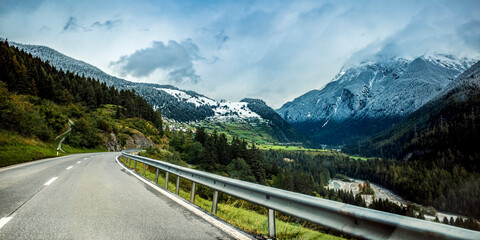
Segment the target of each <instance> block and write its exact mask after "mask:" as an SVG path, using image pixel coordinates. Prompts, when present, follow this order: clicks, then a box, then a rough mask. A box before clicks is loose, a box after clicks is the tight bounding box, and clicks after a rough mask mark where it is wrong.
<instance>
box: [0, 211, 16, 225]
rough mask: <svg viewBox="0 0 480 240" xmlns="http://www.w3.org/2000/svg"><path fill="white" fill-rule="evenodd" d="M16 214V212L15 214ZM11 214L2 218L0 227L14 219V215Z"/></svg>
mask: <svg viewBox="0 0 480 240" xmlns="http://www.w3.org/2000/svg"><path fill="white" fill-rule="evenodd" d="M14 215H15V214H14ZM14 215H12V216H10V217H4V218H2V219H0V228H2V227H3V226H5V224H7V223H8V221H10V220H12V218H13V216H14Z"/></svg>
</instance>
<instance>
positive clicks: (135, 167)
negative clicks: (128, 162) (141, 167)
mask: <svg viewBox="0 0 480 240" xmlns="http://www.w3.org/2000/svg"><path fill="white" fill-rule="evenodd" d="M133 169H137V160H135V166H133Z"/></svg>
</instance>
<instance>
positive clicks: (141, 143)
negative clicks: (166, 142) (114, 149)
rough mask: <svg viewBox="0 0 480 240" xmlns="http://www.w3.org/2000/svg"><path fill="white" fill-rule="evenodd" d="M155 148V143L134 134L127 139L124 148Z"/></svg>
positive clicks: (140, 134)
mask: <svg viewBox="0 0 480 240" xmlns="http://www.w3.org/2000/svg"><path fill="white" fill-rule="evenodd" d="M150 147H151V148H156V146H155V143H153V142H152V140H150V139H148V138H146V137H145V135H143V134H142V133H140V132H138V133H134V134H132V135H130V136H129V137H128V138H127V141H126V143H125V148H126V149H129V148H150Z"/></svg>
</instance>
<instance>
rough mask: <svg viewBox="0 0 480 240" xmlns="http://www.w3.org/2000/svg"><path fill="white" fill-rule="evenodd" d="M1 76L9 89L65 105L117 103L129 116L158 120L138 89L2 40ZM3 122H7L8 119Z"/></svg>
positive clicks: (92, 107) (0, 51)
mask: <svg viewBox="0 0 480 240" xmlns="http://www.w3.org/2000/svg"><path fill="white" fill-rule="evenodd" d="M0 80H1V81H2V82H4V83H6V85H7V88H8V90H9V91H10V92H14V93H17V94H25V95H32V96H37V97H39V98H41V99H47V100H51V101H53V102H55V103H58V104H62V105H68V104H71V103H80V104H82V105H85V106H88V107H89V108H90V109H95V108H97V107H99V106H101V105H104V104H115V105H120V106H123V108H122V109H123V112H122V113H124V114H126V115H127V116H129V117H134V116H135V117H140V118H143V119H146V120H149V121H152V122H156V121H159V119H158V114H156V113H155V111H154V110H153V108H152V106H150V105H149V104H148V103H147V102H146V101H145V100H144V99H143V98H142V97H140V96H138V95H136V94H135V91H128V90H127V91H125V90H121V91H117V90H116V89H115V88H113V87H108V86H107V85H106V84H105V83H101V82H99V81H97V80H95V79H91V78H85V77H83V76H78V75H75V74H73V73H70V72H66V73H64V72H63V71H59V70H57V69H56V68H54V67H52V66H51V65H50V64H49V63H48V62H43V61H42V60H40V58H33V57H32V55H31V54H28V53H25V52H23V51H19V50H18V49H17V48H13V47H9V45H8V42H0ZM2 120H3V119H2ZM5 120H6V119H5ZM2 122H3V123H5V122H7V124H8V121H2ZM11 127H14V126H11Z"/></svg>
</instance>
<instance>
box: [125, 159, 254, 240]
mask: <svg viewBox="0 0 480 240" xmlns="http://www.w3.org/2000/svg"><path fill="white" fill-rule="evenodd" d="M116 160H117V163H118V164H119V165H120V166H121V167H122V168H124V169H125V170H127V171H128V172H130V174H132V175H133V176H135V177H136V178H138V179H140V180H141V181H142V182H144V183H146V184H148V185H149V186H150V187H152V188H154V189H155V190H157V191H159V192H160V193H162V194H163V195H165V196H166V197H168V198H170V199H172V200H173V201H174V202H176V203H178V204H180V205H181V206H183V207H184V208H186V209H188V210H190V211H191V212H192V213H194V214H196V215H197V216H199V217H201V218H203V219H204V220H205V221H207V222H209V223H211V224H212V225H213V226H215V227H217V228H219V229H220V230H222V231H224V232H225V233H227V234H228V235H230V236H232V237H233V238H235V239H242V240H243V239H252V238H249V237H247V236H245V235H244V234H242V233H240V232H239V231H237V230H236V229H235V228H232V227H230V226H228V225H226V224H224V223H222V222H220V221H218V220H217V219H215V218H213V217H212V216H210V215H209V214H208V213H205V212H202V211H201V210H199V209H197V208H195V207H194V206H192V205H190V203H186V202H185V201H183V200H181V199H179V198H178V197H177V196H175V195H173V194H172V193H170V192H167V191H165V190H163V189H162V188H160V187H158V186H157V185H155V184H153V183H152V182H150V181H147V180H145V179H144V178H141V177H139V176H138V175H137V174H136V173H134V172H133V171H132V170H130V169H128V168H126V167H124V166H123V165H122V164H121V163H120V161H118V156H117V159H116Z"/></svg>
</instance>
